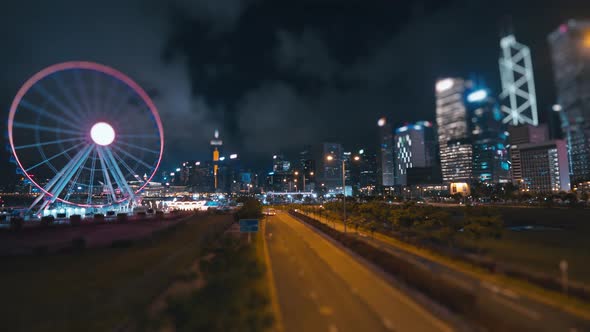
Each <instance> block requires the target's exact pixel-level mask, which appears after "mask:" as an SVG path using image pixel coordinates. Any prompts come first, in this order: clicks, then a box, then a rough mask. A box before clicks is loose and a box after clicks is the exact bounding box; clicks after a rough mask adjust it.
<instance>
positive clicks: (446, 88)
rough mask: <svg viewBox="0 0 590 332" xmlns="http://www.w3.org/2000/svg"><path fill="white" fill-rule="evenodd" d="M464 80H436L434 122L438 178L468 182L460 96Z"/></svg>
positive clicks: (469, 174)
mask: <svg viewBox="0 0 590 332" xmlns="http://www.w3.org/2000/svg"><path fill="white" fill-rule="evenodd" d="M467 86H468V82H465V81H464V80H463V79H461V78H445V79H441V80H439V81H438V82H437V83H436V87H435V90H436V124H437V128H438V143H439V153H440V164H441V172H442V180H443V182H444V183H450V182H457V181H471V179H472V176H473V165H472V158H473V147H472V145H471V141H470V137H469V136H470V135H469V127H468V115H467V108H466V106H465V101H464V96H465V91H466V90H467V88H468V87H467Z"/></svg>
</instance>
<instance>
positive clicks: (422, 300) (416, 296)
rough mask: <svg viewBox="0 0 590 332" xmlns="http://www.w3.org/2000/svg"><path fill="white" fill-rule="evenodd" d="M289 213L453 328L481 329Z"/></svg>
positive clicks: (456, 329) (465, 329) (462, 329)
mask: <svg viewBox="0 0 590 332" xmlns="http://www.w3.org/2000/svg"><path fill="white" fill-rule="evenodd" d="M287 214H288V215H289V216H290V217H292V218H293V219H295V220H297V221H298V222H300V223H301V224H303V225H304V226H305V227H307V228H309V229H310V230H311V231H313V232H314V233H316V234H318V235H319V236H321V237H322V238H324V239H326V240H327V241H328V242H330V243H331V244H333V245H334V246H336V247H337V248H338V249H340V250H342V251H344V252H345V253H347V254H348V255H350V256H351V257H353V258H354V259H355V260H356V261H357V262H359V263H360V264H361V265H363V266H365V267H366V268H367V269H369V270H371V271H373V272H374V273H375V274H377V275H378V276H379V277H381V278H382V279H383V280H385V281H386V282H387V283H389V284H390V285H391V286H392V287H394V288H396V289H398V290H399V291H400V292H402V293H404V294H407V295H411V297H412V299H413V301H414V302H415V303H416V304H417V305H419V306H421V307H422V308H423V310H425V311H427V312H429V313H431V314H434V315H436V316H437V317H438V318H439V319H440V320H441V321H442V322H444V323H445V324H446V325H449V327H450V328H451V330H453V331H465V332H466V331H479V329H478V328H477V327H476V326H471V325H469V324H468V323H466V322H465V321H464V320H463V319H462V318H461V317H459V316H457V315H456V314H454V313H452V312H450V311H449V310H448V309H447V308H445V307H444V306H442V305H440V304H438V303H436V302H435V301H433V300H431V299H430V298H428V297H427V296H426V295H424V294H422V293H421V292H419V291H417V290H415V289H413V288H411V286H409V285H407V284H405V283H403V282H401V281H399V280H398V279H396V278H395V276H393V275H391V274H389V273H387V272H385V271H384V270H383V269H381V268H380V267H379V266H377V265H375V264H374V263H372V262H370V261H369V260H367V259H365V258H364V257H361V256H360V255H358V254H357V253H355V252H354V251H352V250H350V249H349V248H346V247H345V246H343V245H342V244H341V243H340V242H338V241H336V240H335V239H333V238H331V237H330V236H328V235H326V234H324V232H322V231H320V230H319V229H317V228H315V227H313V226H312V225H310V224H308V223H306V222H304V221H303V220H301V219H299V218H297V217H296V216H293V215H291V214H289V213H287ZM320 222H321V221H320Z"/></svg>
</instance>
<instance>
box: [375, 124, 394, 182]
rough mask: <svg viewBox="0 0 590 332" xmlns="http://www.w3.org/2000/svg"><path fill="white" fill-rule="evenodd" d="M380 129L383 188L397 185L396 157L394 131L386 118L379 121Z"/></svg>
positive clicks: (380, 160)
mask: <svg viewBox="0 0 590 332" xmlns="http://www.w3.org/2000/svg"><path fill="white" fill-rule="evenodd" d="M377 126H378V127H379V150H380V153H379V165H380V167H379V172H380V176H379V182H380V183H379V184H380V185H381V186H383V187H392V186H393V185H395V178H394V172H395V169H394V155H393V130H392V127H391V124H390V123H389V121H388V120H387V119H386V118H384V117H383V118H380V119H379V121H377Z"/></svg>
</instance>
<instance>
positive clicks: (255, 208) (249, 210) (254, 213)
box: [235, 197, 262, 220]
mask: <svg viewBox="0 0 590 332" xmlns="http://www.w3.org/2000/svg"><path fill="white" fill-rule="evenodd" d="M241 201H242V202H243V203H244V205H243V206H242V207H241V208H240V209H239V210H238V211H237V212H236V214H235V219H236V220H240V219H257V218H261V217H262V204H261V203H260V201H259V200H257V199H255V198H251V197H245V199H241Z"/></svg>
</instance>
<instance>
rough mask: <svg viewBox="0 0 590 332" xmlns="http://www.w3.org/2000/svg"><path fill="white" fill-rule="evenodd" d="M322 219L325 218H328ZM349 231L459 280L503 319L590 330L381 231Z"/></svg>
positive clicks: (523, 324) (551, 327) (525, 325)
mask: <svg viewBox="0 0 590 332" xmlns="http://www.w3.org/2000/svg"><path fill="white" fill-rule="evenodd" d="M322 221H323V222H326V221H325V220H322ZM328 225H330V226H334V224H333V223H332V222H330V223H328ZM335 226H336V229H338V230H339V231H343V230H344V227H343V225H342V224H341V223H336V225H335ZM348 231H349V233H350V234H351V235H352V236H356V237H357V238H358V239H360V240H363V241H365V242H367V243H369V244H371V245H373V246H375V247H377V248H379V249H381V250H384V251H386V252H388V253H390V254H392V255H395V256H398V257H401V258H404V259H406V260H408V261H411V262H413V263H414V264H417V265H421V266H423V267H425V268H427V269H429V270H430V271H432V273H436V274H437V275H439V276H441V277H443V278H445V279H447V280H448V281H450V282H454V283H456V284H457V286H461V287H463V288H466V289H469V290H471V291H474V292H475V293H476V294H477V295H478V301H477V306H480V307H482V308H486V310H487V311H488V312H489V313H490V314H493V315H495V317H502V322H504V323H510V324H513V325H517V326H520V327H522V328H524V329H527V330H535V331H590V322H589V321H587V320H585V319H583V318H580V317H577V316H574V315H572V314H570V313H567V312H565V311H563V310H560V309H559V308H556V307H553V306H550V305H547V304H545V303H542V302H539V301H535V300H534V299H532V298H529V297H526V296H524V295H523V294H518V292H515V291H513V290H511V289H508V288H505V287H500V286H497V285H495V284H492V283H489V282H486V281H482V280H480V279H477V278H475V277H473V276H471V275H468V274H465V273H462V272H461V271H458V270H456V269H453V268H451V267H448V266H446V265H443V264H440V263H437V262H434V261H432V260H429V259H426V258H424V257H421V256H418V255H415V254H413V253H410V252H408V251H405V250H403V249H401V248H399V247H396V246H394V245H393V244H391V243H390V242H387V241H385V240H383V239H382V238H383V237H384V236H383V235H381V234H376V236H375V237H373V236H371V235H370V234H368V233H365V232H363V231H355V230H354V229H353V228H350V227H349V229H348Z"/></svg>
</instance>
